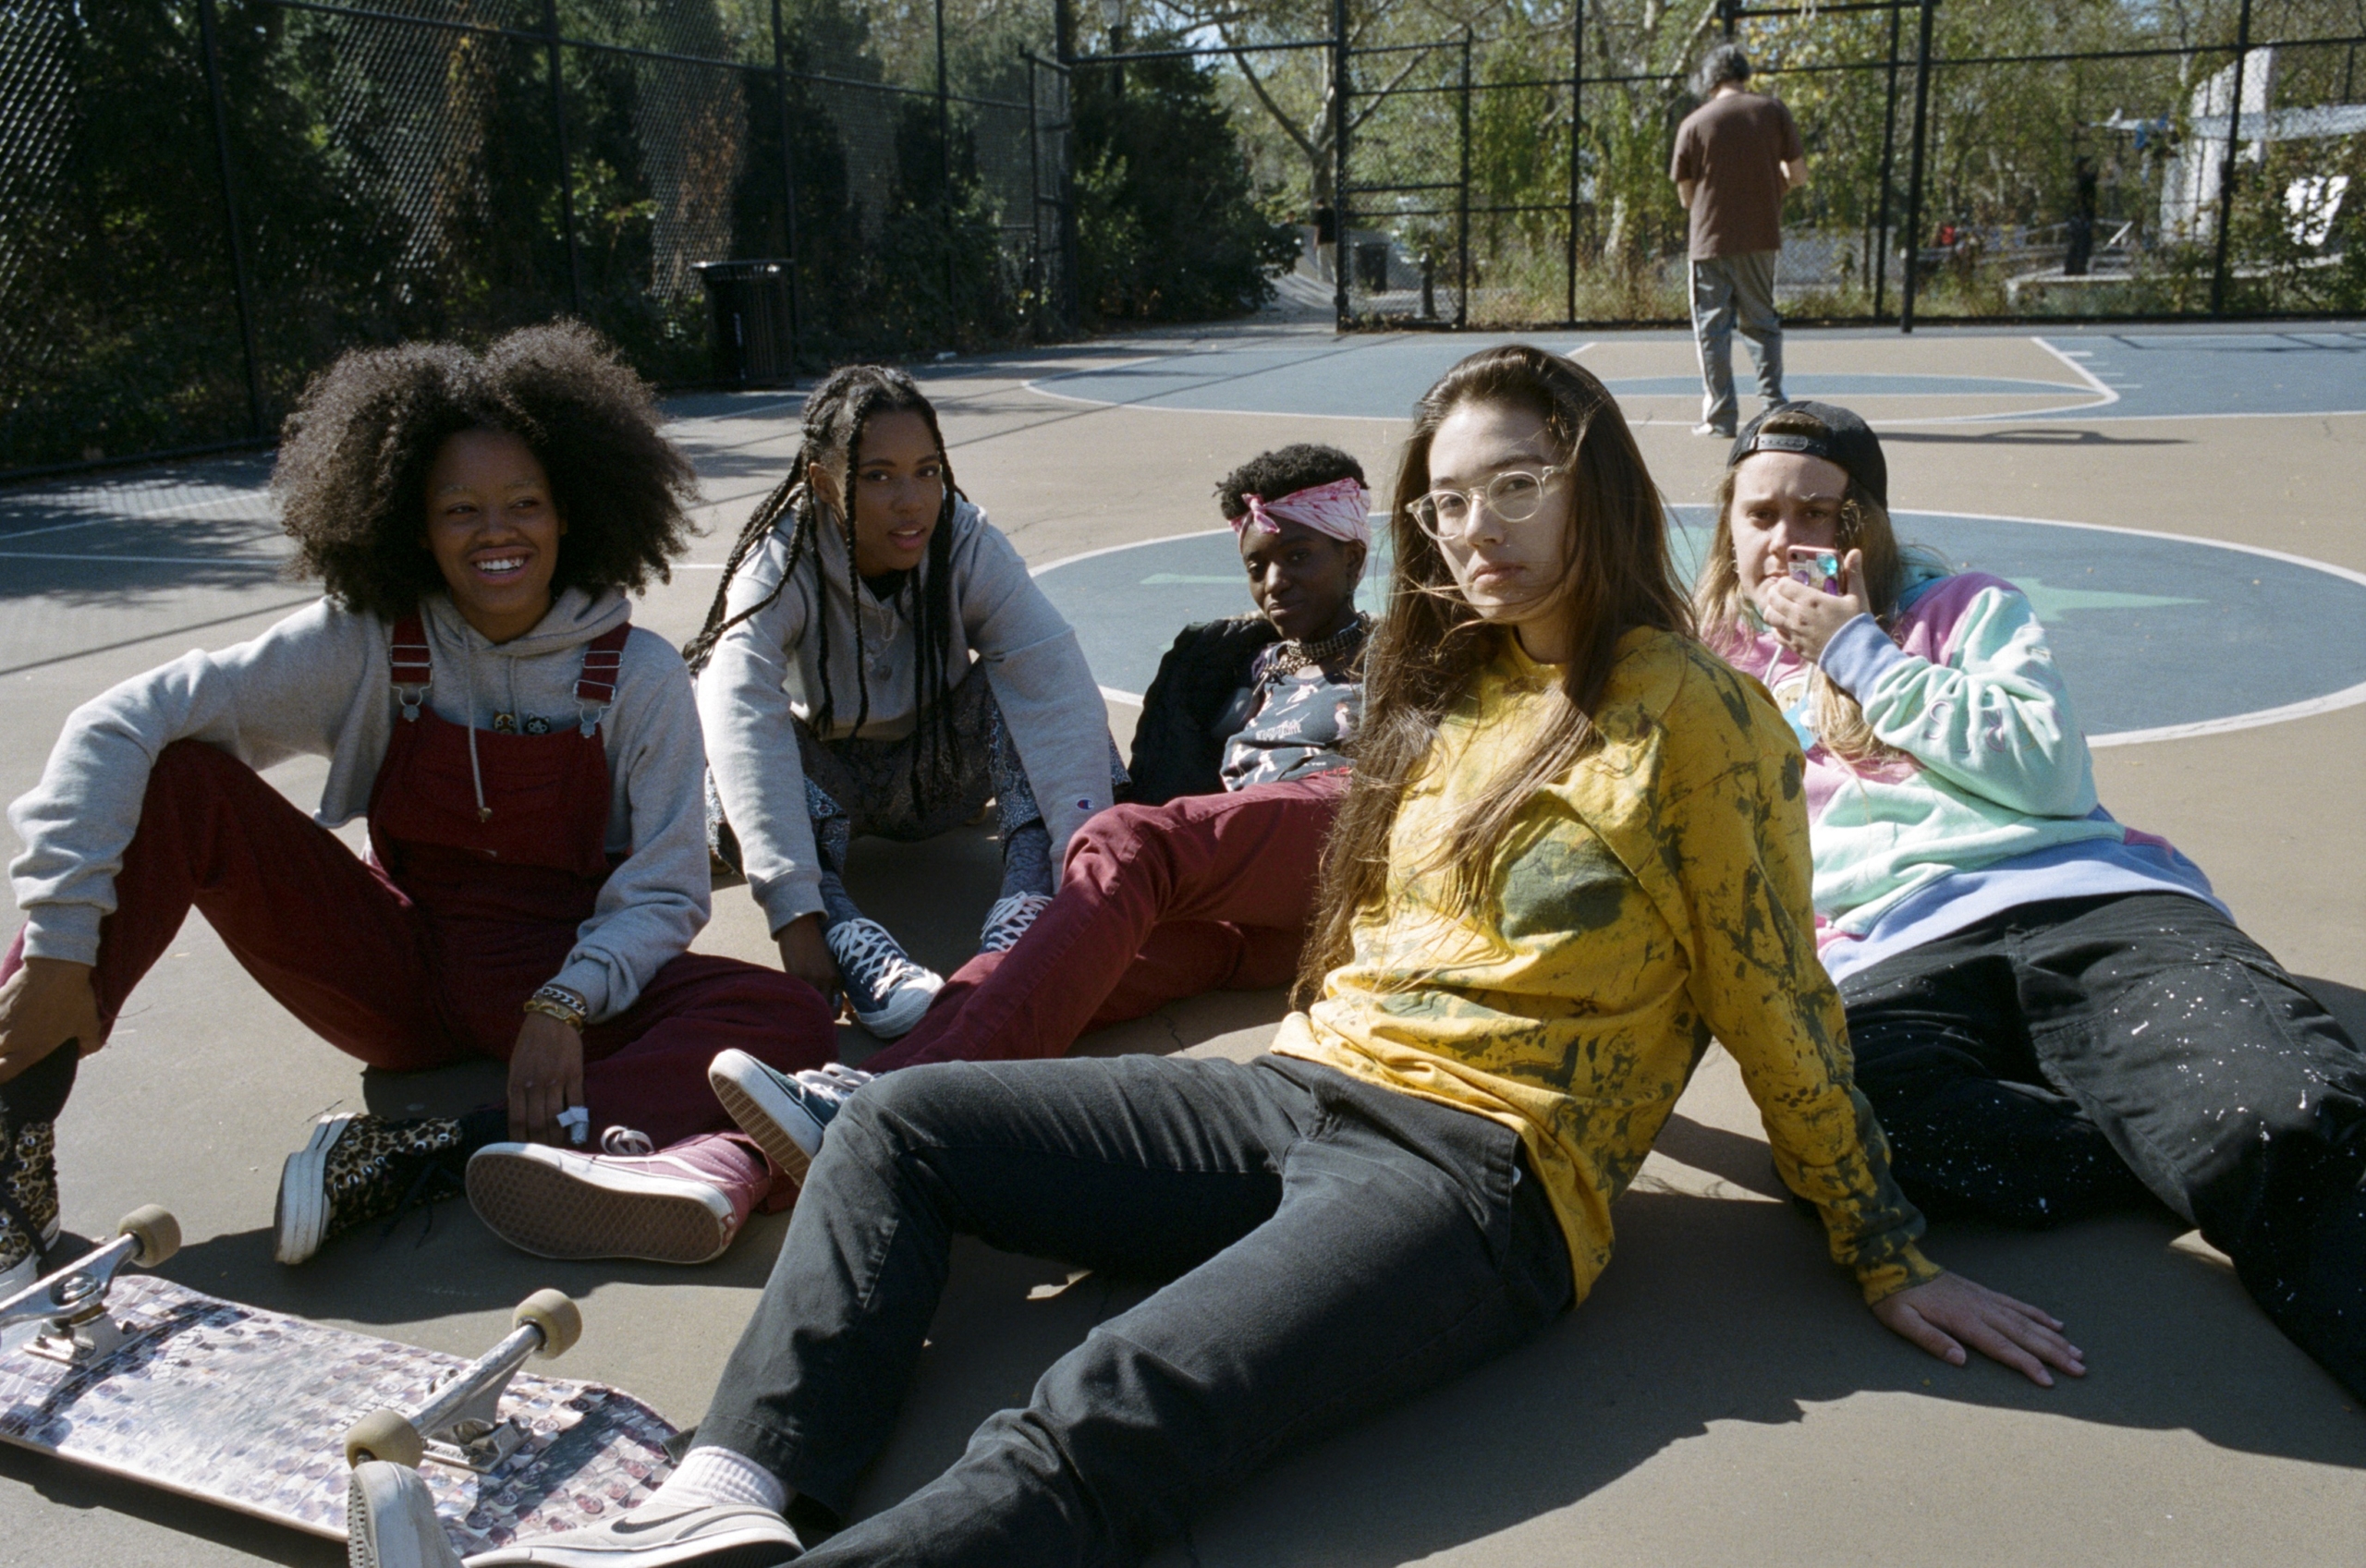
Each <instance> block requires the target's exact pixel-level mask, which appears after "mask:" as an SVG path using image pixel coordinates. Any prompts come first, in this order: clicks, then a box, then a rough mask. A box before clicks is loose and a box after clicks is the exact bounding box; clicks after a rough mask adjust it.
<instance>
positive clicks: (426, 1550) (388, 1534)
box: [345, 1459, 462, 1568]
mask: <svg viewBox="0 0 2366 1568" xmlns="http://www.w3.org/2000/svg"><path fill="white" fill-rule="evenodd" d="M345 1533H346V1538H347V1539H348V1543H349V1544H348V1547H347V1549H346V1550H347V1558H346V1560H347V1562H349V1563H351V1564H352V1568H462V1564H461V1562H460V1554H459V1553H458V1552H457V1551H455V1550H452V1540H451V1538H450V1537H448V1536H446V1535H445V1533H444V1525H443V1521H441V1520H439V1519H437V1518H436V1517H435V1499H434V1497H433V1495H432V1494H431V1493H430V1492H429V1491H428V1489H427V1483H426V1482H425V1481H423V1480H421V1479H420V1477H419V1472H418V1471H416V1470H414V1469H412V1468H411V1467H410V1466H409V1465H389V1464H386V1463H385V1462H384V1461H383V1460H377V1459H373V1460H372V1461H370V1462H369V1463H368V1464H366V1465H355V1466H354V1469H353V1480H352V1484H351V1485H350V1486H349V1487H348V1489H347V1490H346V1494H345Z"/></svg>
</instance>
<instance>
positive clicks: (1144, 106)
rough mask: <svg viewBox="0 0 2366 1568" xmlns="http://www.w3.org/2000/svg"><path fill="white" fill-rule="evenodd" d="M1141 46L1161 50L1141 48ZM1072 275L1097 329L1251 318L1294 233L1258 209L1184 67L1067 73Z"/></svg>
mask: <svg viewBox="0 0 2366 1568" xmlns="http://www.w3.org/2000/svg"><path fill="white" fill-rule="evenodd" d="M1145 46H1146V47H1151V48H1156V47H1160V44H1158V43H1148V44H1146V45H1145ZM1075 115H1076V152H1077V180H1076V184H1077V227H1078V231H1079V239H1078V249H1079V252H1080V258H1079V273H1080V274H1081V276H1080V292H1081V295H1082V298H1083V300H1084V303H1085V309H1086V310H1088V311H1089V312H1090V313H1091V314H1092V315H1094V316H1096V317H1098V318H1100V319H1102V320H1104V321H1170V322H1171V321H1203V320H1206V319H1209V318H1211V317H1217V316H1232V315H1239V314H1241V313H1244V312H1246V311H1250V310H1255V309H1256V308H1257V307H1258V306H1260V305H1262V304H1263V303H1264V302H1265V301H1266V300H1268V299H1270V298H1273V296H1274V286H1273V283H1272V282H1271V280H1270V278H1269V276H1268V274H1269V273H1272V272H1273V271H1274V269H1276V268H1278V267H1283V266H1287V265H1288V263H1289V262H1290V261H1291V260H1292V259H1293V258H1294V257H1296V256H1297V254H1298V248H1299V239H1298V231H1297V230H1296V229H1295V228H1293V227H1292V226H1291V225H1288V224H1284V223H1276V222H1274V221H1273V220H1272V219H1270V218H1268V217H1267V216H1266V215H1265V214H1264V213H1263V212H1262V210H1261V208H1260V203H1259V201H1258V200H1257V193H1256V192H1255V191H1254V190H1252V189H1251V188H1250V183H1249V176H1248V173H1247V170H1246V167H1245V164H1244V162H1243V159H1242V156H1241V150H1240V143H1239V140H1238V137H1237V136H1236V135H1235V133H1234V130H1233V127H1232V122H1231V120H1230V119H1229V118H1228V117H1227V116H1226V114H1225V112H1224V108H1223V105H1222V103H1220V102H1219V101H1218V99H1217V97H1216V92H1215V84H1214V82H1213V79H1211V75H1210V73H1208V72H1206V71H1203V70H1201V69H1199V68H1197V67H1194V66H1193V65H1192V64H1191V62H1189V61H1188V60H1156V61H1145V62H1140V63H1137V64H1134V65H1129V66H1128V67H1126V70H1125V79H1124V83H1123V90H1122V91H1120V90H1119V84H1118V81H1117V79H1116V73H1115V72H1114V71H1111V70H1108V69H1105V68H1104V69H1097V70H1089V71H1080V72H1079V73H1078V80H1077V85H1076V98H1075Z"/></svg>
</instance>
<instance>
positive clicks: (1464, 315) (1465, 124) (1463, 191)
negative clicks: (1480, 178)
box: [1454, 22, 1470, 327]
mask: <svg viewBox="0 0 2366 1568" xmlns="http://www.w3.org/2000/svg"><path fill="white" fill-rule="evenodd" d="M1461 118H1462V171H1461V175H1460V176H1459V177H1458V178H1457V181H1456V188H1457V192H1456V196H1455V214H1454V228H1455V237H1454V249H1455V251H1456V254H1457V257H1458V261H1457V274H1456V277H1455V280H1454V324H1455V325H1456V326H1457V327H1461V326H1468V325H1470V23H1469V22H1465V23H1463V24H1462V115H1461Z"/></svg>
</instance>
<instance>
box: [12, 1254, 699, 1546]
mask: <svg viewBox="0 0 2366 1568" xmlns="http://www.w3.org/2000/svg"><path fill="white" fill-rule="evenodd" d="M178 1246H180V1227H179V1226H178V1224H177V1223H176V1222H174V1220H173V1217H172V1216H171V1215H170V1214H168V1213H166V1212H165V1210H164V1209H158V1208H154V1207H149V1208H144V1209H137V1210H135V1211H133V1212H132V1213H131V1214H129V1215H128V1216H126V1217H125V1219H124V1221H123V1222H122V1224H121V1225H120V1226H119V1227H118V1229H117V1234H116V1239H115V1240H113V1241H111V1242H109V1243H108V1244H107V1245H106V1246H102V1247H100V1248H98V1249H97V1250H96V1251H94V1252H91V1253H90V1254H89V1255H88V1256H86V1257H83V1258H79V1259H77V1260H76V1261H74V1262H72V1263H69V1264H67V1266H66V1267H65V1268H63V1269H61V1270H57V1271H56V1272H55V1273H53V1274H51V1275H49V1276H48V1277H47V1278H45V1279H43V1280H41V1281H39V1282H36V1283H34V1284H33V1285H31V1286H30V1287H28V1288H27V1289H25V1290H23V1291H21V1292H19V1293H18V1294H17V1295H14V1296H12V1297H10V1298H8V1299H7V1300H6V1301H0V1347H5V1348H0V1441H6V1442H10V1443H14V1444H16V1445H18V1446H19V1447H22V1448H29V1449H31V1450H33V1451H35V1452H36V1453H50V1454H55V1455H56V1456H57V1457H58V1458H60V1459H64V1460H67V1461H68V1462H69V1463H72V1464H76V1465H89V1466H90V1467H91V1468H92V1469H94V1470H103V1471H105V1472H108V1473H109V1474H112V1475H116V1476H121V1477H126V1478H127V1479H129V1480H133V1481H137V1482H140V1484H142V1485H145V1486H152V1487H158V1488H162V1489H165V1490H166V1491H172V1492H178V1493H180V1494H181V1495H183V1496H186V1497H193V1498H199V1499H201V1500H203V1501H207V1502H213V1503H218V1504H220V1505H222V1506H223V1507H226V1508H234V1509H237V1510H238V1512H240V1513H251V1514H254V1515H256V1516H257V1517H260V1518H264V1519H270V1520H274V1521H276V1522H278V1523H280V1524H283V1525H292V1526H294V1527H295V1528H297V1529H299V1530H303V1531H306V1532H309V1533H310V1534H312V1535H316V1536H326V1537H329V1538H334V1539H339V1540H342V1539H344V1538H345V1535H346V1527H345V1501H346V1490H347V1484H348V1466H350V1465H359V1464H360V1463H361V1462H362V1461H364V1460H367V1459H383V1460H391V1461H394V1462H395V1463H397V1464H404V1465H413V1466H416V1467H417V1468H418V1469H419V1471H420V1474H421V1477H422V1478H423V1479H424V1480H425V1481H426V1482H427V1485H428V1489H429V1490H430V1491H431V1492H432V1493H433V1496H434V1499H435V1512H436V1514H437V1516H438V1517H439V1518H441V1519H442V1521H443V1523H444V1527H445V1533H446V1534H447V1535H449V1536H450V1537H451V1538H452V1544H453V1546H454V1548H455V1549H456V1550H458V1551H459V1552H460V1553H461V1554H462V1555H463V1556H467V1555H469V1554H471V1553H474V1552H480V1551H489V1550H493V1549H494V1547H497V1546H506V1545H508V1544H510V1543H511V1542H513V1541H516V1540H519V1539H523V1538H530V1537H534V1536H544V1535H556V1534H561V1533H564V1532H566V1531H568V1530H576V1529H582V1528H585V1527H587V1526H590V1525H594V1524H597V1523H599V1522H601V1521H602V1520H604V1519H606V1518H609V1517H613V1516H614V1515H615V1514H616V1513H621V1512H623V1511H624V1510H626V1509H628V1508H631V1507H633V1506H635V1505H636V1504H638V1503H640V1501H643V1500H644V1499H646V1498H647V1497H648V1496H649V1494H650V1492H651V1491H652V1490H653V1489H655V1488H656V1486H657V1484H658V1483H659V1482H661V1481H663V1480H664V1479H665V1477H666V1475H667V1474H668V1472H669V1471H670V1470H671V1468H672V1464H671V1461H670V1460H669V1459H668V1458H667V1456H666V1451H665V1442H666V1440H667V1439H668V1438H671V1437H672V1436H673V1435H674V1428H672V1427H670V1426H668V1425H667V1424H666V1423H665V1418H664V1417H663V1416H659V1415H658V1414H657V1413H656V1412H655V1411H653V1410H652V1409H651V1408H650V1407H649V1406H647V1405H645V1404H641V1403H640V1401H638V1400H636V1399H633V1398H631V1397H630V1396H628V1395H627V1394H623V1393H620V1392H617V1391H616V1390H614V1389H610V1388H605V1387H603V1386H601V1385H600V1384H597V1383H582V1382H569V1381H564V1380H558V1379H554V1378H547V1377H542V1376H539V1375H537V1374H535V1373H532V1372H528V1371H523V1370H521V1368H522V1367H523V1365H524V1363H525V1362H526V1361H527V1360H529V1359H530V1358H534V1357H540V1358H542V1359H545V1360H547V1359H549V1358H550V1357H553V1356H555V1355H559V1354H561V1353H562V1352H564V1351H566V1350H567V1348H568V1346H570V1345H571V1344H573V1343H575V1339H576V1336H577V1334H578V1333H579V1331H581V1326H582V1319H580V1317H579V1315H578V1314H577V1312H576V1308H575V1304H574V1303H573V1302H571V1301H569V1300H568V1299H567V1297H566V1296H564V1295H560V1294H559V1293H558V1292H557V1291H548V1290H546V1291H537V1292H535V1293H534V1295H531V1296H529V1297H528V1298H527V1299H526V1300H525V1301H524V1302H523V1303H521V1304H520V1305H519V1306H518V1309H517V1312H516V1313H515V1315H514V1316H513V1319H512V1327H511V1329H510V1331H509V1333H507V1334H506V1336H504V1337H503V1339H502V1340H501V1343H498V1344H496V1345H494V1347H493V1348H492V1349H490V1350H488V1351H486V1352H485V1354H484V1355H481V1356H478V1357H477V1358H476V1359H475V1360H474V1361H470V1360H467V1359H465V1358H463V1357H460V1356H457V1355H444V1354H442V1353H440V1352H437V1351H433V1350H421V1349H420V1348H418V1347H417V1346H414V1345H407V1344H399V1343H396V1342H395V1341H392V1340H384V1339H378V1338H376V1337H374V1336H372V1335H369V1334H358V1333H353V1332H350V1331H347V1330H344V1329H334V1328H330V1327H328V1326H327V1325H325V1324H322V1323H314V1322H311V1321H308V1320H306V1319H302V1318H294V1317H290V1316H288V1315H287V1314H286V1313H282V1312H272V1311H267V1310H265V1309H263V1308H262V1307H249V1306H245V1305H243V1304H241V1303H239V1302H235V1301H225V1300H222V1299H220V1298H219V1297H216V1296H211V1295H202V1294H201V1293H199V1292H197V1291H193V1290H189V1289H188V1288H186V1287H185V1286H182V1285H178V1284H175V1283H173V1282H171V1281H169V1280H162V1279H157V1278H155V1277H154V1276H153V1275H140V1274H124V1275H123V1277H121V1278H118V1277H117V1275H118V1274H119V1273H121V1272H122V1270H124V1269H125V1268H126V1267H127V1266H130V1265H137V1266H139V1267H141V1268H153V1267H154V1266H155V1265H157V1264H159V1263H162V1262H164V1261H165V1258H169V1257H171V1256H172V1254H173V1253H174V1251H175V1250H176V1249H177V1248H178Z"/></svg>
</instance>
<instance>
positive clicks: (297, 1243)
mask: <svg viewBox="0 0 2366 1568" xmlns="http://www.w3.org/2000/svg"><path fill="white" fill-rule="evenodd" d="M467 1142H468V1138H467V1135H466V1132H465V1130H464V1129H463V1127H462V1125H461V1124H460V1123H459V1122H458V1121H457V1119H455V1118H453V1117H449V1116H425V1117H421V1118H419V1119H417V1120H414V1121H404V1122H390V1121H387V1120H386V1119H385V1118H384V1117H383V1116H366V1115H363V1114H361V1113H360V1112H352V1111H340V1112H331V1113H330V1114H328V1115H326V1116H323V1117H322V1118H321V1119H320V1120H319V1121H318V1122H316V1123H314V1124H313V1125H312V1136H311V1142H309V1143H307V1144H305V1146H304V1147H303V1148H301V1149H298V1150H297V1151H296V1152H295V1153H293V1154H291V1155H289V1156H288V1157H287V1163H286V1164H285V1165H283V1166H281V1167H280V1172H279V1207H278V1209H277V1212H276V1213H275V1215H274V1219H273V1229H274V1232H275V1233H276V1240H275V1241H274V1245H273V1247H272V1256H274V1258H278V1259H279V1261H281V1262H282V1263H301V1262H303V1261H304V1260H305V1259H306V1258H310V1257H311V1256H312V1254H314V1253H315V1252H318V1251H319V1250H320V1249H321V1246H322V1245H323V1243H325V1242H326V1241H327V1240H328V1239H329V1238H330V1237H331V1236H334V1235H335V1234H338V1233H339V1232H342V1231H347V1230H350V1229H352V1228H353V1227H354V1226H356V1225H359V1224H360V1223H362V1222H365V1221H369V1220H376V1219H380V1218H383V1217H384V1216H385V1215H388V1214H392V1213H393V1212H394V1211H395V1210H396V1209H399V1208H401V1207H402V1206H403V1204H404V1203H405V1202H406V1201H408V1200H416V1201H433V1199H436V1198H441V1197H452V1196H454V1195H455V1194H457V1193H458V1192H459V1191H460V1178H461V1173H463V1172H464V1171H465V1170H466V1168H467V1163H468V1154H469V1150H468V1149H467V1147H466V1145H467Z"/></svg>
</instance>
